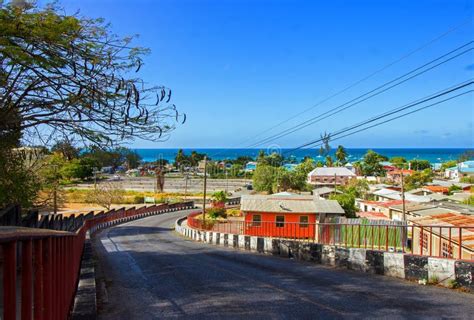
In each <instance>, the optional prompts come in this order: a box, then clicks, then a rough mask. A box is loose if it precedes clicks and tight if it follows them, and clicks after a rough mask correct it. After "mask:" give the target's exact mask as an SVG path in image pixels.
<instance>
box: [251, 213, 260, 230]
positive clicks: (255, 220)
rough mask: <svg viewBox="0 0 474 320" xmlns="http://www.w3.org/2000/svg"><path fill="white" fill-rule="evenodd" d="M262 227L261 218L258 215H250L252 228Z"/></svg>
mask: <svg viewBox="0 0 474 320" xmlns="http://www.w3.org/2000/svg"><path fill="white" fill-rule="evenodd" d="M261 225H262V216H261V215H259V214H254V215H252V226H253V227H260V226H261Z"/></svg>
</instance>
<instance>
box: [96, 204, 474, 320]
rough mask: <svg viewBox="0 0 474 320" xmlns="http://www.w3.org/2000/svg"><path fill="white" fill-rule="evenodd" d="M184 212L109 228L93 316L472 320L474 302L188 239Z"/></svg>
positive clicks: (103, 238)
mask: <svg viewBox="0 0 474 320" xmlns="http://www.w3.org/2000/svg"><path fill="white" fill-rule="evenodd" d="M183 215H184V213H183V212H179V213H167V214H163V215H160V216H154V217H148V218H145V219H142V220H137V221H134V222H130V223H126V224H122V225H119V226H116V227H113V228H110V229H106V230H104V231H102V232H101V233H100V234H98V235H97V236H96V237H95V238H94V247H95V250H96V253H97V254H98V257H99V261H98V264H99V277H100V278H101V279H102V281H101V282H99V283H102V285H99V288H102V289H101V290H99V291H100V294H99V315H98V316H99V319H114V320H116V319H162V318H196V319H213V318H216V319H217V318H226V319H240V318H248V317H252V318H262V319H295V318H299V319H315V318H331V319H334V318H382V317H383V318H456V319H472V316H473V314H474V296H473V295H471V294H466V293H460V292H456V291H452V290H448V289H444V288H437V287H431V286H430V287H425V286H419V285H416V284H413V283H409V282H406V281H402V280H397V279H391V278H388V277H383V276H377V275H370V274H364V273H358V272H352V271H349V270H339V269H334V268H330V267H325V266H321V265H315V264H309V263H301V262H295V261H292V260H289V259H282V258H278V257H272V256H264V255H261V254H253V253H249V252H244V251H237V250H234V249H230V248H229V249H228V248H222V247H216V246H211V245H206V244H202V243H197V242H193V241H191V240H186V239H184V238H182V237H181V236H179V235H178V234H177V233H175V232H174V230H173V225H174V221H175V220H176V219H177V218H178V217H180V216H183Z"/></svg>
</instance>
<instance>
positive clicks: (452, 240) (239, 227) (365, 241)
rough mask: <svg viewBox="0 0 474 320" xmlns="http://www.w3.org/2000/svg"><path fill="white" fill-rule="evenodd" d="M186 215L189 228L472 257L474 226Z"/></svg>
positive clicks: (413, 252)
mask: <svg viewBox="0 0 474 320" xmlns="http://www.w3.org/2000/svg"><path fill="white" fill-rule="evenodd" d="M199 214H200V212H195V213H192V214H190V215H188V219H187V224H188V226H190V227H191V228H195V229H198V230H205V231H213V232H221V233H231V234H238V235H248V236H258V237H274V238H282V239H291V240H299V241H305V242H311V243H319V244H326V245H337V246H341V247H347V248H365V249H374V250H381V251H387V252H408V253H412V254H417V255H423V256H430V257H443V258H453V259H463V260H474V226H462V227H458V226H439V225H436V226H420V225H396V224H363V223H362V224H361V223H358V224H350V223H298V222H276V221H258V222H247V221H219V220H211V219H209V220H206V221H205V223H204V222H203V221H202V219H200V218H196V216H197V215H199Z"/></svg>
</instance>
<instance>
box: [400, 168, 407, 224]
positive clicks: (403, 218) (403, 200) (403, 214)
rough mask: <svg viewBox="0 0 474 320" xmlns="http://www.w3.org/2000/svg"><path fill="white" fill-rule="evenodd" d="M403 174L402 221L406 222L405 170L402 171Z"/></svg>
mask: <svg viewBox="0 0 474 320" xmlns="http://www.w3.org/2000/svg"><path fill="white" fill-rule="evenodd" d="M400 172H401V175H400V176H401V180H402V221H406V216H405V181H404V179H403V168H402V169H400Z"/></svg>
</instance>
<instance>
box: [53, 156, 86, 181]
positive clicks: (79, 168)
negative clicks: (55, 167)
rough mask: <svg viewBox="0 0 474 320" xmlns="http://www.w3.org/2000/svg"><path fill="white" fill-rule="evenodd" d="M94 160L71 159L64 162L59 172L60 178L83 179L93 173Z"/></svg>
mask: <svg viewBox="0 0 474 320" xmlns="http://www.w3.org/2000/svg"><path fill="white" fill-rule="evenodd" d="M93 168H94V162H93V161H92V160H91V159H88V158H83V159H72V160H71V161H69V162H67V163H65V164H64V165H63V166H62V168H61V170H60V172H61V175H62V178H65V179H68V180H71V179H81V180H85V179H88V178H90V177H92V175H93V172H94V170H93Z"/></svg>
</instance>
